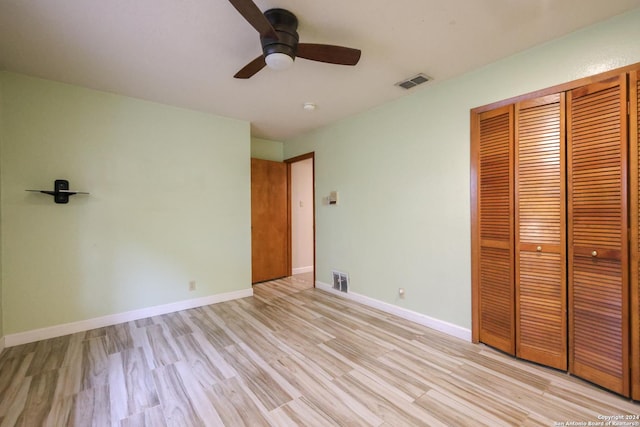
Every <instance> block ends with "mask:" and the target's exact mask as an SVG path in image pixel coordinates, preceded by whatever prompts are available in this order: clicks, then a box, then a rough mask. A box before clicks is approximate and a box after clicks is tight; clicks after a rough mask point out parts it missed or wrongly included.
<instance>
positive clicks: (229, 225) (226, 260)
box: [0, 73, 251, 335]
mask: <svg viewBox="0 0 640 427" xmlns="http://www.w3.org/2000/svg"><path fill="white" fill-rule="evenodd" d="M0 82H1V83H2V95H3V96H2V105H1V108H2V123H3V127H2V131H1V133H0V140H1V142H2V158H1V164H0V167H1V173H2V175H1V179H0V183H1V186H2V190H1V196H2V199H1V205H0V206H1V208H2V214H3V216H2V224H1V226H2V228H1V235H2V255H3V269H2V285H3V290H4V297H3V307H4V333H5V335H7V334H12V333H17V332H21V331H28V330H32V329H37V328H42V327H47V326H52V325H57V324H62V323H67V322H73V321H79V320H84V319H90V318H95V317H98V316H104V315H109V314H115V313H120V312H125V311H129V310H135V309H141V308H145V307H151V306H156V305H160V304H166V303H171V302H176V301H181V300H187V299H192V298H197V297H203V296H208V295H215V294H220V293H225V292H231V291H237V290H242V289H249V288H250V287H251V271H250V266H251V246H250V245H251V235H250V229H251V227H250V226H251V215H250V162H249V156H250V130H249V123H247V122H244V121H238V120H232V119H225V118H220V117H216V116H212V115H209V114H204V113H199V112H194V111H188V110H184V109H180V108H174V107H169V106H165V105H159V104H154V103H151V102H146V101H141V100H136V99H132V98H126V97H122V96H116V95H112V94H107V93H102V92H97V91H92V90H88V89H83V88H79V87H74V86H69V85H64V84H60V83H54V82H50V81H44V80H39V79H34V78H30V77H26V76H21V75H16V74H10V73H0ZM56 178H62V179H68V180H69V181H70V185H71V188H72V189H77V190H85V191H89V192H90V193H91V194H90V195H89V196H74V197H72V198H71V200H70V202H69V204H68V205H58V204H54V203H53V199H52V197H51V196H47V195H43V194H39V193H27V192H25V191H24V190H25V189H50V188H53V181H54V179H56ZM190 280H195V281H196V286H197V290H196V291H193V292H189V291H188V285H189V281H190Z"/></svg>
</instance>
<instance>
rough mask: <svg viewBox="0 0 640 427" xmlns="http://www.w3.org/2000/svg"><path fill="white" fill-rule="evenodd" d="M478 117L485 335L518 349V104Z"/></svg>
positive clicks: (510, 349) (480, 291) (482, 329)
mask: <svg viewBox="0 0 640 427" xmlns="http://www.w3.org/2000/svg"><path fill="white" fill-rule="evenodd" d="M478 119H479V122H478V123H477V126H478V144H477V150H478V153H477V155H478V163H477V174H478V175H477V176H478V179H477V186H478V201H477V203H478V209H477V211H478V213H477V215H478V232H479V248H478V252H479V253H478V256H477V262H478V266H477V272H478V273H477V276H478V284H477V285H478V299H479V317H480V318H479V324H480V325H479V339H480V341H481V342H483V343H485V344H488V345H490V346H493V347H495V348H498V349H500V350H502V351H505V352H507V353H510V354H515V328H514V289H513V280H514V277H513V226H514V224H513V149H512V147H513V107H512V106H507V107H503V108H499V109H497V110H493V111H488V112H485V113H481V114H480V115H479V118H478Z"/></svg>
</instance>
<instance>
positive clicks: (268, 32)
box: [229, 0, 278, 40]
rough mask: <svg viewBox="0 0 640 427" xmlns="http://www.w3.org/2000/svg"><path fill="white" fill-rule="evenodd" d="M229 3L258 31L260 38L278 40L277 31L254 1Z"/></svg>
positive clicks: (238, 0) (245, 0)
mask: <svg viewBox="0 0 640 427" xmlns="http://www.w3.org/2000/svg"><path fill="white" fill-rule="evenodd" d="M229 3H231V4H232V5H233V7H235V8H236V9H237V10H238V12H240V15H242V17H243V18H244V19H246V20H247V22H248V23H249V24H251V26H252V27H253V28H255V29H256V30H258V32H259V33H260V37H269V38H272V39H276V40H278V34H277V33H276V30H274V29H273V26H272V25H271V23H270V22H269V20H267V18H265V16H264V14H263V13H262V12H261V11H260V9H258V6H256V4H255V3H254V2H253V1H251V0H229Z"/></svg>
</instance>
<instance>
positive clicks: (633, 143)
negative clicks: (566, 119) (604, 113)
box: [629, 71, 640, 400]
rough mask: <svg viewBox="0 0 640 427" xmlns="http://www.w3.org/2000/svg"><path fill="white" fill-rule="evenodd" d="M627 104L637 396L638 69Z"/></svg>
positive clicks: (638, 387)
mask: <svg viewBox="0 0 640 427" xmlns="http://www.w3.org/2000/svg"><path fill="white" fill-rule="evenodd" d="M629 95H630V102H629V104H630V108H629V110H630V111H629V118H630V120H631V125H630V127H629V130H630V131H629V136H630V140H629V147H630V162H629V164H630V165H631V179H630V183H631V186H630V189H629V191H630V195H631V197H630V198H629V199H630V200H631V209H630V212H631V393H632V397H633V398H634V399H635V400H640V288H639V286H640V285H639V284H638V283H639V282H640V226H639V223H640V203H639V202H640V200H639V199H640V196H639V194H640V193H639V189H640V173H639V172H638V171H639V170H640V149H639V147H638V144H639V142H638V135H639V134H640V108H638V104H639V103H640V102H639V101H640V71H633V72H631V73H630V77H629Z"/></svg>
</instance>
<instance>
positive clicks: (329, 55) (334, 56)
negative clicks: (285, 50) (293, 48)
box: [296, 43, 362, 65]
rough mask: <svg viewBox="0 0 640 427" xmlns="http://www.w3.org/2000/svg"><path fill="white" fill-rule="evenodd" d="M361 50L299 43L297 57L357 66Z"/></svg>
mask: <svg viewBox="0 0 640 427" xmlns="http://www.w3.org/2000/svg"><path fill="white" fill-rule="evenodd" d="M361 53H362V52H360V49H352V48H350V47H343V46H333V45H329V44H315V43H299V44H298V50H297V52H296V56H297V57H299V58H304V59H310V60H312V61H320V62H328V63H329V64H339V65H356V64H357V63H358V61H359V60H360V54H361Z"/></svg>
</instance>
